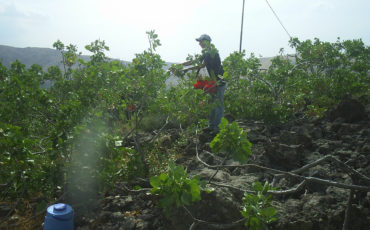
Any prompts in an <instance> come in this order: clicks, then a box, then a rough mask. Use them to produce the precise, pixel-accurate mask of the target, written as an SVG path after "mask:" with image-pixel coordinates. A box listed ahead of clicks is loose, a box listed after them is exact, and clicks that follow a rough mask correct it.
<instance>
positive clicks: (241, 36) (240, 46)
mask: <svg viewBox="0 0 370 230" xmlns="http://www.w3.org/2000/svg"><path fill="white" fill-rule="evenodd" d="M244 3H245V0H243V9H242V26H241V29H240V44H239V53H241V52H242V40H243V22H244Z"/></svg>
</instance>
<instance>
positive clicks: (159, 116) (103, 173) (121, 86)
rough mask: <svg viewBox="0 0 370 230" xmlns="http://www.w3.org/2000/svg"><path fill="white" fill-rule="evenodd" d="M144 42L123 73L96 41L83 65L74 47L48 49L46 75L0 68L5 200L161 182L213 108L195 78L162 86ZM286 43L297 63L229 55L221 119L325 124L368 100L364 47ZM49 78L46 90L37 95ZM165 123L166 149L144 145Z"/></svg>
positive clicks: (157, 61)
mask: <svg viewBox="0 0 370 230" xmlns="http://www.w3.org/2000/svg"><path fill="white" fill-rule="evenodd" d="M148 35H149V42H150V44H151V45H150V48H149V49H147V50H145V51H143V52H142V53H140V54H136V57H135V58H134V59H133V60H132V63H131V64H130V65H128V66H123V65H122V63H120V62H118V61H110V62H108V59H107V57H106V56H105V54H104V52H105V51H106V50H108V49H109V48H108V47H107V46H106V44H105V43H104V41H100V40H97V41H94V42H92V43H91V44H89V45H87V46H86V49H87V50H89V51H90V52H91V53H92V56H91V58H90V59H89V60H83V59H79V56H78V54H77V50H76V49H75V48H74V46H72V45H69V46H65V45H64V44H63V43H62V42H60V41H58V42H56V43H54V46H55V47H56V48H57V49H58V50H59V51H58V52H56V51H53V55H54V53H55V58H57V55H59V56H61V55H63V63H62V66H61V67H58V66H50V67H49V68H48V69H47V71H44V70H43V69H42V68H41V66H39V65H32V66H30V67H29V68H26V66H25V65H24V64H22V63H21V62H19V61H16V62H13V63H12V64H11V66H10V67H9V68H7V67H5V66H4V65H0V108H2V109H1V110H0V152H1V154H0V165H1V167H0V186H1V189H0V196H1V199H2V200H5V201H15V200H17V199H18V198H20V197H22V198H25V199H27V198H30V197H43V199H45V200H48V201H49V200H51V199H52V198H54V197H58V196H60V195H62V194H63V193H65V192H66V191H67V190H68V189H70V188H72V187H76V186H77V185H76V184H74V183H71V181H73V178H76V177H77V176H80V177H82V178H83V177H87V176H90V177H92V178H93V180H94V181H97V182H98V183H97V185H96V186H97V187H96V188H97V190H98V191H100V192H103V191H105V190H106V189H107V188H109V187H110V186H112V185H113V184H114V183H115V182H116V181H118V180H130V179H133V178H135V177H146V178H148V177H150V176H155V175H159V174H160V173H161V172H164V171H165V170H166V169H167V165H168V162H169V160H170V159H175V158H176V157H177V155H176V154H177V152H178V150H179V149H178V148H179V145H180V142H187V141H190V140H189V139H188V138H189V135H190V134H191V133H193V132H194V130H195V129H197V128H202V127H205V125H206V124H207V121H206V119H207V117H208V110H209V108H210V106H212V105H208V104H207V101H208V99H209V97H210V96H209V95H208V94H206V93H203V92H202V91H201V90H194V89H193V84H194V81H195V80H194V79H192V78H191V77H192V76H193V77H194V76H195V74H196V73H195V72H193V73H191V74H190V78H187V77H184V74H183V72H182V71H181V69H179V67H177V68H175V67H174V68H173V69H175V70H178V71H177V75H178V77H179V79H180V83H179V84H178V85H177V86H175V87H172V88H167V87H166V86H165V81H166V79H167V78H168V77H169V75H170V74H169V73H168V72H165V71H164V70H163V66H164V65H165V62H164V61H163V60H162V59H161V57H160V56H159V55H158V54H157V53H156V51H155V49H156V47H158V46H159V45H160V43H159V40H158V38H157V35H156V34H155V33H154V32H153V31H152V32H148ZM290 45H291V46H292V47H293V48H295V49H296V55H295V57H294V59H295V62H294V64H293V63H292V61H291V60H290V59H288V58H286V55H284V53H283V52H281V53H280V54H279V55H278V56H277V57H276V58H274V59H273V60H272V65H271V66H270V67H269V68H268V69H267V70H265V71H261V70H259V69H260V63H259V60H258V59H257V58H256V57H255V56H254V55H253V54H252V55H250V56H249V57H246V54H245V52H242V53H238V52H235V53H232V54H230V56H228V57H227V58H226V59H225V60H224V62H223V65H224V68H225V76H224V77H225V79H226V80H227V81H228V84H229V85H228V89H227V91H226V95H225V106H226V113H227V114H228V115H230V116H232V117H233V118H234V119H256V120H262V121H265V122H270V123H272V122H285V121H287V120H289V118H290V117H291V116H292V115H294V114H295V113H297V112H299V113H301V114H303V115H305V116H322V115H323V114H324V113H325V112H326V111H327V110H328V109H329V108H330V107H332V106H333V105H334V104H336V103H337V102H338V101H339V100H340V99H341V98H342V97H343V96H344V95H346V94H351V95H353V96H355V97H357V98H359V100H360V101H362V102H364V103H368V102H369V99H370V91H369V88H370V87H369V86H370V77H369V69H370V49H369V47H368V46H366V45H365V44H364V43H363V42H362V41H361V40H348V41H339V40H338V41H337V42H335V43H329V42H323V41H320V40H319V39H315V40H314V41H311V40H307V41H299V40H298V39H292V40H291V41H290ZM40 51H41V50H40ZM29 58H31V57H29ZM194 61H196V60H194ZM3 64H4V63H3ZM74 65H75V66H76V68H70V67H71V66H74ZM62 70H63V71H62ZM47 80H50V81H53V82H54V84H53V86H52V87H51V88H49V89H42V88H40V85H42V84H43V83H44V82H45V81H47ZM165 125H166V126H167V127H176V128H180V127H181V129H183V133H182V134H181V135H182V136H181V137H180V138H179V139H178V140H177V141H176V142H173V143H170V144H169V145H168V148H166V149H164V148H163V146H161V145H159V144H158V143H159V142H158V141H155V140H145V139H143V137H142V133H143V131H153V130H154V129H161V128H163V127H164V126H165ZM158 135H161V134H160V132H159V133H158ZM128 138H130V140H131V142H128ZM172 167H175V166H172ZM86 172H87V173H86ZM80 181H85V182H86V181H87V180H80ZM189 183H190V182H189ZM75 189H78V188H75ZM189 199H190V198H189ZM45 205H46V204H45ZM40 208H44V207H40Z"/></svg>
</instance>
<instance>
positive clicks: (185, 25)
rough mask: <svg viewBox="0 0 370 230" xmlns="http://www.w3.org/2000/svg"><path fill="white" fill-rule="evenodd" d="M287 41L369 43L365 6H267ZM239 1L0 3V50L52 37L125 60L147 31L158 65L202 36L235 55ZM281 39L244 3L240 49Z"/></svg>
mask: <svg viewBox="0 0 370 230" xmlns="http://www.w3.org/2000/svg"><path fill="white" fill-rule="evenodd" d="M268 2H269V3H270V5H271V7H272V8H273V9H274V11H275V13H276V14H277V15H278V17H279V18H280V20H281V22H282V23H283V25H284V26H285V28H286V29H287V31H288V33H289V34H290V35H291V36H292V37H297V38H298V39H299V40H306V39H311V40H312V39H314V38H319V39H320V40H322V41H328V42H335V41H337V38H338V37H340V39H341V40H349V39H360V38H361V39H362V40H363V42H364V43H365V44H366V45H369V44H370V13H369V12H370V1H369V0H268ZM242 5H243V0H0V45H8V46H13V47H20V48H23V47H45V48H53V47H52V44H53V43H54V42H55V41H57V40H58V39H59V40H61V41H62V42H63V43H64V44H65V45H69V44H73V45H77V48H78V50H79V51H81V52H82V53H83V54H88V55H89V54H90V53H89V52H88V51H86V49H85V48H84V47H85V45H88V44H90V43H91V42H93V41H95V40H97V39H100V40H104V41H105V43H106V45H108V46H109V48H110V51H109V52H106V55H107V56H109V57H111V58H118V59H121V60H125V61H131V60H132V59H133V58H134V57H135V54H137V53H142V52H143V51H144V50H146V49H148V47H149V43H148V38H147V35H146V31H150V30H155V32H156V33H157V34H158V36H159V39H160V41H161V43H162V46H160V47H159V48H158V49H157V52H158V54H160V55H161V57H162V59H163V60H165V61H166V62H182V61H185V59H186V57H187V56H188V55H189V54H191V55H194V54H196V53H200V51H201V48H200V46H199V45H198V43H197V42H196V41H195V38H197V37H199V36H200V35H201V34H208V35H210V36H211V38H212V42H213V43H214V44H215V46H216V48H217V49H218V50H219V52H220V56H221V59H224V58H226V57H227V56H229V55H230V54H231V53H232V52H234V51H238V50H239V44H240V30H241V16H242ZM288 41H289V36H288V34H287V33H286V32H285V30H284V29H283V27H282V26H281V25H280V24H279V22H278V20H277V19H276V17H275V16H274V14H273V12H272V11H271V9H270V8H269V6H268V5H267V3H266V0H245V9H244V26H243V39H242V49H245V50H246V53H247V54H248V56H249V54H250V53H254V54H255V55H256V56H261V57H271V56H275V55H277V54H278V53H279V50H280V49H281V48H284V50H285V52H286V53H294V50H292V49H291V48H290V47H289V42H288Z"/></svg>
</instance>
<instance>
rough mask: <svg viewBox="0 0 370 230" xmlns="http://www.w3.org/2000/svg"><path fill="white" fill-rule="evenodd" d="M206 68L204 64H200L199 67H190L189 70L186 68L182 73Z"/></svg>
mask: <svg viewBox="0 0 370 230" xmlns="http://www.w3.org/2000/svg"><path fill="white" fill-rule="evenodd" d="M205 66H206V64H204V63H203V64H201V65H196V66H192V67H190V68H187V69H184V71H185V72H187V71H190V70H193V69H198V70H199V69H201V68H204V67H205Z"/></svg>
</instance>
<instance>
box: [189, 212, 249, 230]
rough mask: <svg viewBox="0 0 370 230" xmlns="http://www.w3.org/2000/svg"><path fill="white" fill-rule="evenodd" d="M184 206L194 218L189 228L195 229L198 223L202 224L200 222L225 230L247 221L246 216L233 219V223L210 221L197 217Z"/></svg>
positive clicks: (190, 229)
mask: <svg viewBox="0 0 370 230" xmlns="http://www.w3.org/2000/svg"><path fill="white" fill-rule="evenodd" d="M183 208H184V209H185V211H186V212H187V213H188V214H189V216H190V217H191V218H192V219H193V223H192V224H191V226H190V228H189V230H194V229H195V227H196V226H197V225H200V224H204V225H207V226H208V227H210V228H212V229H219V230H223V229H229V228H235V227H237V226H241V225H242V224H243V223H244V222H245V221H246V219H245V218H242V219H240V220H237V221H233V222H231V223H228V224H219V223H214V222H208V221H204V220H200V219H197V218H195V217H194V216H193V215H192V214H191V212H190V211H189V210H188V209H187V208H186V207H185V206H183Z"/></svg>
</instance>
